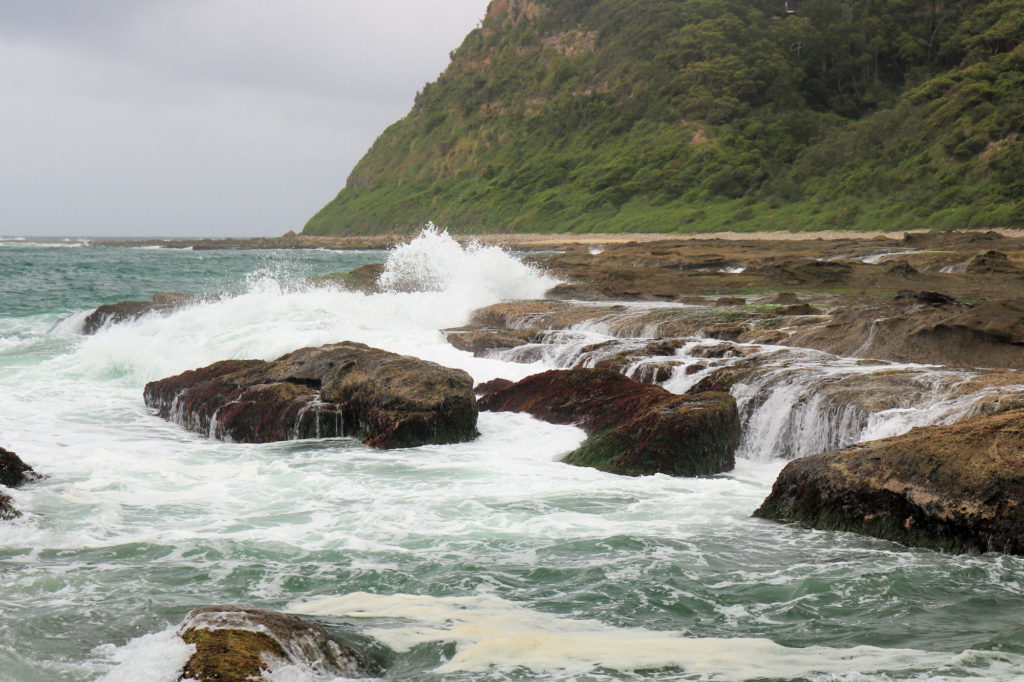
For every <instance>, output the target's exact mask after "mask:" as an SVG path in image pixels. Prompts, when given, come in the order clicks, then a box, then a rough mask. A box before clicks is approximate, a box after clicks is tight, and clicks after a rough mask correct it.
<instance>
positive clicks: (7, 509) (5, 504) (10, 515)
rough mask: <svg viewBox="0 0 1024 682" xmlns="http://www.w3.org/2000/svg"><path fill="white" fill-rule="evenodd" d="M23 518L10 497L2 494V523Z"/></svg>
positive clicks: (0, 496)
mask: <svg viewBox="0 0 1024 682" xmlns="http://www.w3.org/2000/svg"><path fill="white" fill-rule="evenodd" d="M19 516H21V512H20V511H18V509H17V507H15V506H14V502H13V500H11V496H10V495H4V494H3V493H0V521H10V520H11V519H15V518H17V517H19Z"/></svg>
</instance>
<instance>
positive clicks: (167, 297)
mask: <svg viewBox="0 0 1024 682" xmlns="http://www.w3.org/2000/svg"><path fill="white" fill-rule="evenodd" d="M197 300H198V298H197V297H196V296H193V295H191V294H182V293H159V294H153V298H152V300H149V301H121V302H120V303H111V304H109V305H101V306H100V307H98V308H96V310H94V311H92V313H90V314H89V316H88V317H86V318H85V323H84V326H83V328H82V333H83V334H86V335H90V334H95V333H96V332H98V331H99V330H100V329H102V328H103V327H105V326H107V325H110V324H118V323H119V322H127V321H131V320H137V319H138V318H140V317H142V316H143V315H146V314H148V313H152V312H158V311H171V310H175V309H176V308H180V307H182V306H184V305H188V304H190V303H194V302H195V301H197Z"/></svg>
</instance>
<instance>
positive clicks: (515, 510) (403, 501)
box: [0, 232, 1024, 682]
mask: <svg viewBox="0 0 1024 682" xmlns="http://www.w3.org/2000/svg"><path fill="white" fill-rule="evenodd" d="M385 260H386V261H387V262H388V265H387V270H386V275H385V281H386V282H387V283H390V284H392V285H393V290H392V291H391V292H390V293H381V294H374V295H364V294H362V293H353V292H348V291H343V290H340V289H336V288H310V287H308V286H304V285H303V284H302V283H303V280H304V279H305V278H307V277H309V276H312V275H316V274H323V273H327V272H337V271H347V270H351V269H354V268H356V267H358V266H360V265H363V264H366V263H371V262H383V261H385ZM553 283H554V282H553V280H552V279H550V278H549V277H546V276H545V275H543V274H542V273H540V272H537V271H536V270H534V269H532V268H529V267H527V266H525V265H524V264H523V263H521V262H520V261H519V260H518V259H517V258H515V257H514V256H512V255H509V254H506V253H503V252H501V251H500V250H498V249H496V248H467V249H463V248H461V247H460V246H458V245H457V244H456V243H455V242H454V241H452V240H451V239H449V238H448V237H447V236H446V235H444V234H443V233H441V234H439V233H436V232H434V233H425V234H424V235H423V236H421V237H420V238H419V239H418V240H416V241H414V242H413V243H412V244H411V245H409V246H406V247H401V248H399V249H398V250H396V251H394V252H391V253H385V252H330V251H190V250H170V249H149V248H106V247H96V246H91V245H89V244H88V242H85V241H64V242H48V243H41V242H37V241H33V240H31V239H23V240H14V239H2V240H0V446H3V447H6V448H8V449H10V450H14V451H15V452H17V453H18V454H19V456H21V458H22V459H24V460H25V461H26V462H28V463H29V464H31V465H32V466H33V467H35V469H36V470H37V471H39V472H41V473H43V474H46V476H47V477H46V478H45V479H43V480H41V481H39V482H36V483H31V484H29V485H26V486H24V487H21V488H18V489H16V490H6V489H5V490H3V492H5V493H8V494H10V495H11V496H12V497H13V498H14V502H15V505H16V506H17V507H18V508H20V509H21V510H22V511H23V512H24V514H23V516H22V517H21V518H19V519H17V520H15V521H10V522H3V523H0V680H3V681H8V680H10V681H18V682H22V681H36V680H38V681H46V682H49V681H53V680H97V679H101V680H123V681H139V680H146V681H157V682H159V681H161V680H166V681H168V682H170V681H172V680H176V679H177V676H178V674H179V670H180V667H181V665H182V663H183V662H184V660H185V659H186V658H187V656H188V653H189V649H188V646H187V645H184V644H183V643H181V641H180V640H178V639H176V637H175V636H174V632H175V630H176V628H177V625H178V624H179V623H180V622H181V621H182V619H183V618H184V616H185V614H186V613H187V612H188V611H189V610H190V609H193V608H196V607H199V606H206V605H211V604H220V603H235V604H241V605H245V606H252V607H261V608H270V609H276V610H283V611H288V612H291V613H296V614H304V615H305V617H307V618H309V619H312V620H314V621H315V622H317V623H319V624H321V625H324V626H325V627H327V628H328V629H330V630H332V631H334V632H336V633H340V634H343V635H345V636H349V637H354V638H355V639H356V640H358V641H361V642H364V643H365V645H366V646H368V647H369V648H370V649H371V651H372V652H373V653H374V655H376V656H379V657H380V658H381V659H382V660H383V661H385V663H386V665H387V672H386V674H385V679H394V680H399V679H401V680H409V679H416V680H579V681H583V680H634V679H637V680H639V679H644V680H648V679H650V680H793V679H806V680H851V681H852V680H858V681H859V680H1010V679H1022V678H1024V559H1022V558H1018V557H1007V556H1000V555H980V556H977V555H967V556H952V555H947V554H941V553H937V552H932V551H927V550H919V549H908V548H906V547H902V546H900V545H897V544H893V543H890V542H885V541H881V540H875V539H871V538H864V537H859V536H856V535H852V534H846V533H830V532H816V531H809V530H804V529H800V528H796V527H791V526H786V525H779V524H774V523H770V522H766V521H761V520H757V519H752V518H751V516H750V515H751V512H752V511H753V510H754V509H755V508H756V507H757V506H758V505H759V504H760V502H761V500H762V499H763V498H764V497H765V496H766V495H767V493H768V491H769V490H770V487H771V484H772V482H773V481H774V478H775V476H776V474H777V473H778V471H779V470H780V469H781V467H782V466H783V465H784V463H785V462H784V460H783V459H782V458H781V457H780V455H782V454H785V453H781V452H777V451H774V449H775V446H774V441H772V440H771V439H764V440H762V441H760V443H761V444H760V445H758V446H756V447H755V446H751V445H750V444H749V443H748V445H747V447H745V448H744V450H743V451H742V453H741V457H740V459H739V461H738V463H737V467H736V470H735V471H733V472H731V473H729V474H726V475H720V476H715V477H710V478H699V479H684V478H671V477H667V476H661V475H658V476H648V477H641V478H628V477H619V476H614V475H610V474H605V473H601V472H598V471H594V470H590V469H585V468H577V467H572V466H568V465H565V464H561V463H559V462H558V459H559V458H560V457H561V456H563V455H564V454H565V453H566V452H568V451H569V450H571V449H573V448H575V447H576V446H577V445H578V444H579V443H580V442H581V441H582V439H583V433H582V431H580V430H579V429H576V428H575V427H571V426H555V425H550V424H545V423H543V422H540V421H537V420H534V419H532V418H530V417H528V416H524V415H517V414H506V413H496V414H492V413H483V414H481V417H480V424H479V430H480V432H481V434H482V435H481V436H480V438H479V439H477V440H476V441H473V442H470V443H463V444H459V445H449V446H427V447H420V448H410V449H401V450H391V451H380V450H373V449H371V448H367V447H365V446H363V445H362V444H360V443H359V442H357V441H353V440H348V439H329V440H318V441H291V442H283V443H273V444H265V445H240V444H233V443H227V442H221V441H215V440H211V439H209V438H206V437H204V436H201V435H198V434H194V433H190V432H187V431H184V430H183V429H181V428H180V427H178V426H177V425H175V424H171V423H168V422H165V421H163V420H161V419H159V418H157V417H155V416H153V415H152V414H151V411H150V410H149V409H147V408H146V407H145V405H144V404H143V402H142V388H143V386H144V385H145V383H146V382H148V381H151V380H154V379H159V378H162V377H165V376H169V375H172V374H176V373H178V372H181V371H184V370H187V369H192V368H195V367H198V366H202V365H206V364H209V363H211V362H214V361H216V360H221V359H226V358H264V359H272V358H275V357H278V356H280V355H282V354H284V353H286V352H288V351H291V350H294V349H296V348H300V347H303V346H310V345H320V344H324V343H329V342H334V341H340V340H355V341H361V342H365V343H368V344H371V345H374V346H377V347H380V348H384V349H387V350H391V351H395V352H399V353H406V354H411V355H416V356H418V357H421V358H425V359H429V360H433V361H436V362H440V363H442V364H445V365H449V366H454V367H461V368H463V369H465V370H467V371H468V372H470V374H472V375H473V377H474V378H475V379H476V380H477V381H484V380H488V379H491V378H494V377H498V376H502V377H508V378H510V379H518V378H521V377H523V376H526V375H528V374H530V373H533V372H537V371H541V370H543V369H547V368H550V367H552V366H555V365H556V364H558V363H557V361H556V360H552V359H551V358H552V357H555V356H544V357H542V358H541V359H539V360H536V361H535V362H532V363H525V364H524V363H512V362H506V361H502V360H499V359H481V358H474V357H473V356H472V355H470V354H468V353H465V352H462V351H458V350H455V349H454V348H453V347H451V346H450V345H448V344H447V343H446V342H445V340H444V335H443V334H442V333H441V331H440V330H441V329H444V328H447V327H452V326H458V325H461V324H464V323H466V322H467V321H468V318H469V315H470V313H471V312H472V310H474V309H475V308H478V307H480V306H483V305H488V304H490V303H494V302H498V301H501V300H510V299H520V298H536V297H539V296H541V295H543V293H544V291H545V290H546V289H547V288H549V287H550V286H552V284H553ZM166 291H184V292H189V293H194V294H198V295H201V296H209V297H210V298H209V299H207V300H204V301H203V302H200V303H197V304H195V305H191V306H188V307H185V308H182V309H180V310H178V311H175V312H173V313H170V314H152V315H148V316H145V317H143V318H141V319H139V320H137V321H134V322H130V323H125V324H119V325H113V326H109V327H107V328H104V329H102V330H101V331H99V332H98V333H97V334H95V335H93V336H84V335H82V334H81V328H82V322H83V320H84V317H85V315H86V314H87V313H88V312H89V311H91V310H92V309H93V308H95V307H96V306H98V305H100V304H103V303H111V302H115V301H120V300H126V299H148V298H149V297H150V296H151V295H152V294H154V293H157V292H166ZM667 385H668V387H669V388H670V389H671V388H672V384H671V382H667ZM768 403H770V401H768ZM768 409H776V410H782V409H785V406H772V405H771V404H769V405H768V406H767V407H765V408H763V410H768ZM763 410H762V413H761V414H760V415H759V416H758V418H760V419H761V420H762V421H767V422H770V421H771V419H770V417H771V414H768V413H765V412H764V411H763ZM906 428H909V426H907V427H906ZM272 679H277V680H282V681H283V680H288V681H299V680H323V679H330V678H323V677H318V676H317V675H316V674H315V673H314V672H313V671H311V670H308V669H303V668H302V667H301V666H293V667H289V668H286V669H280V670H278V671H276V672H275V673H274V674H273V675H272Z"/></svg>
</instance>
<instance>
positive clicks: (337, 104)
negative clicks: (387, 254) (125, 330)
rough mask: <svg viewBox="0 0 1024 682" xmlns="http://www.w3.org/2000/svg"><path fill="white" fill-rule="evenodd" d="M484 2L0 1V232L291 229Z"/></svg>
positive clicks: (335, 185) (442, 59)
mask: <svg viewBox="0 0 1024 682" xmlns="http://www.w3.org/2000/svg"><path fill="white" fill-rule="evenodd" d="M486 8H487V0H441V2H423V1H422V0H367V1H357V0H0V234H2V235H18V236H29V237H31V236H57V235H60V236H80V235H83V236H84V235H92V236H236V237H238V236H263V235H281V234H284V233H285V232H286V231H288V230H291V229H294V230H295V231H296V232H297V231H299V230H301V229H302V226H303V225H304V224H305V222H306V220H307V219H308V218H309V217H310V216H312V215H313V214H314V213H315V212H316V211H318V210H319V209H320V208H321V207H322V206H323V205H324V204H325V203H327V202H328V201H329V200H331V199H332V198H334V196H335V194H337V192H338V190H340V189H341V188H342V186H344V184H345V178H346V177H348V174H349V171H351V170H352V166H353V165H355V163H356V161H358V160H359V158H360V157H361V156H362V155H363V153H364V152H365V151H366V150H367V149H368V148H369V146H370V144H372V143H373V140H374V139H375V138H376V137H377V135H379V134H380V133H381V132H382V131H383V130H384V128H386V127H387V126H388V125H389V124H391V123H393V122H394V121H396V120H398V119H400V118H402V117H403V116H405V114H406V113H408V111H409V109H410V107H411V106H412V102H413V98H414V96H415V94H416V91H417V90H419V89H420V88H422V87H423V85H424V84H425V83H427V82H429V81H432V80H434V79H435V78H437V76H438V74H440V72H441V71H442V70H444V68H445V66H446V65H447V63H448V52H449V51H450V50H452V49H454V48H456V47H458V45H459V44H460V43H461V42H462V39H463V38H464V37H465V35H466V34H467V33H468V32H469V31H470V30H472V29H473V28H474V27H475V26H476V25H477V23H478V22H479V21H480V20H481V19H482V18H483V16H484V13H485V12H486Z"/></svg>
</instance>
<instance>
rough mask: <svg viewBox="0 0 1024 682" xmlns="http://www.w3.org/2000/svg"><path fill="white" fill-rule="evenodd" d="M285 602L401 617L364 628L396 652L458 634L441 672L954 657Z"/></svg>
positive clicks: (392, 606)
mask: <svg viewBox="0 0 1024 682" xmlns="http://www.w3.org/2000/svg"><path fill="white" fill-rule="evenodd" d="M288 610H289V611H292V612H295V613H299V614H306V615H319V616H341V617H347V618H360V619H361V618H366V619H389V620H391V621H401V622H399V623H388V624H386V625H380V626H374V627H371V628H369V629H368V631H369V632H370V633H372V634H373V636H374V637H376V638H377V639H379V640H380V641H382V642H384V643H386V644H387V645H389V646H390V647H392V648H394V649H396V650H399V651H407V650H409V649H411V648H412V647H414V646H417V645H420V644H424V643H427V642H437V641H442V642H453V643H455V645H456V649H455V655H454V656H452V657H451V658H450V659H449V660H447V661H446V662H444V663H443V664H441V665H440V666H439V667H438V668H437V669H436V670H435V672H438V673H453V672H473V673H482V672H485V671H487V670H489V669H492V668H498V669H511V668H517V667H524V668H528V669H530V670H532V671H534V672H538V673H543V672H545V671H562V670H566V671H570V672H576V673H580V674H583V673H586V672H588V671H592V670H594V669H596V668H608V669H612V670H619V671H633V670H638V669H652V668H666V667H671V668H679V669H680V670H682V671H685V673H686V674H697V675H702V676H703V675H707V676H711V677H712V679H716V680H745V679H751V678H776V677H777V678H787V679H792V678H799V677H805V676H810V675H844V674H850V673H880V672H885V671H888V670H901V669H905V668H907V667H914V666H925V667H930V668H939V667H942V666H946V665H950V664H951V663H953V660H952V659H953V658H954V657H953V656H950V655H947V654H937V653H930V652H925V651H916V650H912V649H881V648H877V647H869V646H858V647H852V648H846V649H841V648H831V647H821V646H812V647H806V648H790V647H785V646H781V645H779V644H776V643H775V642H772V641H771V640H768V639H763V638H746V637H736V638H720V637H696V636H693V635H692V634H689V633H686V632H658V631H651V630H642V629H635V628H616V627H611V626H608V625H605V624H603V623H600V622H597V621H588V620H575V619H570V618H564V617H561V616H556V615H553V614H549V613H543V612H540V611H536V610H533V609H530V608H527V607H525V606H523V605H520V604H517V603H514V602H510V601H507V600H505V599H501V598H499V597H497V596H494V595H488V594H483V595H475V596H469V597H428V596H422V595H410V594H396V595H375V594H368V593H365V592H357V593H353V594H347V595H344V596H340V597H322V598H319V599H312V600H308V601H299V602H295V603H293V604H290V605H289V607H288Z"/></svg>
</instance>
